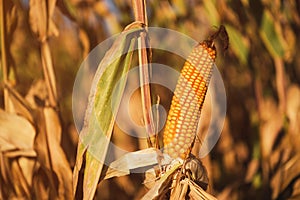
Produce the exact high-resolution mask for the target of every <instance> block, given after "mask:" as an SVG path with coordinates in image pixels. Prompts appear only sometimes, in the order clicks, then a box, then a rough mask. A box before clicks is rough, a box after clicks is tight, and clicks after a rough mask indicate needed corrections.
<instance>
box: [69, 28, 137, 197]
mask: <svg viewBox="0 0 300 200" xmlns="http://www.w3.org/2000/svg"><path fill="white" fill-rule="evenodd" d="M141 30H142V29H141V28H139V29H136V28H135V29H130V30H128V31H124V32H122V33H121V34H120V35H119V36H118V38H117V39H116V41H115V42H114V44H113V45H112V47H111V48H110V50H109V51H108V52H107V53H106V54H105V57H104V58H103V60H102V61H101V63H100V64H99V66H98V69H97V71H96V74H95V77H94V80H93V83H92V86H91V91H90V96H89V102H88V107H87V111H86V115H85V122H84V126H83V129H82V131H81V133H80V141H79V144H78V150H77V158H76V165H75V168H74V175H73V176H74V182H73V189H74V190H73V191H74V194H75V192H76V187H77V183H78V174H79V171H80V169H81V167H82V163H83V159H84V157H85V159H86V160H85V164H86V166H85V170H84V178H83V199H93V197H94V194H95V191H96V187H97V184H98V181H99V178H100V175H101V172H102V169H103V165H104V161H105V157H106V154H107V150H108V146H109V143H110V138H111V134H112V129H113V125H114V122H115V116H114V113H115V111H116V110H118V107H119V103H120V100H121V97H122V94H123V90H124V87H125V84H126V77H127V76H126V75H127V72H128V70H129V68H130V66H131V60H132V54H133V50H134V47H135V44H136V34H137V33H139V32H140V31H141ZM124 77H125V78H124ZM117 84H118V85H117ZM112 97H113V98H114V101H113V103H114V105H112ZM112 106H113V107H114V108H112Z"/></svg>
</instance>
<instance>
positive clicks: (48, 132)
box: [35, 107, 72, 199]
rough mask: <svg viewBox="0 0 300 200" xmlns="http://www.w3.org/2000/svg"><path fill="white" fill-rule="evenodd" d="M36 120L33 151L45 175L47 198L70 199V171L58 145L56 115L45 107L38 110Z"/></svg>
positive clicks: (58, 126)
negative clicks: (47, 186)
mask: <svg viewBox="0 0 300 200" xmlns="http://www.w3.org/2000/svg"><path fill="white" fill-rule="evenodd" d="M37 120H38V122H37V124H38V130H39V133H38V135H37V137H36V140H35V149H36V151H37V154H38V161H39V163H40V164H41V166H42V167H43V169H45V172H46V174H47V178H48V183H47V185H49V186H50V191H49V196H50V198H59V199H71V198H72V184H71V183H72V171H71V168H70V166H69V163H68V161H67V159H66V156H65V154H64V151H63V149H62V147H61V145H60V143H61V125H60V120H59V117H58V114H57V113H56V111H55V110H54V109H53V108H49V107H46V108H43V109H41V110H40V112H39V116H38V118H37ZM53 172H54V173H55V175H56V176H54V175H53ZM56 180H57V182H56ZM57 184H58V185H57ZM56 188H58V189H56Z"/></svg>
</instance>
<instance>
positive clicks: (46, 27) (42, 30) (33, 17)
mask: <svg viewBox="0 0 300 200" xmlns="http://www.w3.org/2000/svg"><path fill="white" fill-rule="evenodd" d="M29 2H30V5H29V23H30V27H31V30H32V31H33V32H34V33H35V34H36V35H37V37H38V38H39V40H40V41H42V42H44V41H45V40H46V39H47V38H48V36H52V35H57V34H58V30H57V28H56V26H55V24H54V23H53V21H52V15H53V12H54V9H55V4H56V0H48V1H40V0H30V1H29Z"/></svg>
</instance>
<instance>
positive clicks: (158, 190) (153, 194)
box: [142, 163, 182, 200]
mask: <svg viewBox="0 0 300 200" xmlns="http://www.w3.org/2000/svg"><path fill="white" fill-rule="evenodd" d="M181 166H182V164H181V163H177V164H174V165H172V168H171V169H169V170H168V171H167V172H166V173H165V174H163V175H162V177H161V178H160V179H159V180H158V181H157V182H156V183H155V184H154V186H153V187H152V188H151V189H150V190H149V191H148V192H147V193H146V194H145V195H144V196H143V198H142V200H149V199H155V198H157V197H160V196H162V192H164V189H166V188H167V189H169V188H168V187H170V186H169V182H170V181H172V179H173V175H174V172H176V171H177V170H178V168H179V167H181Z"/></svg>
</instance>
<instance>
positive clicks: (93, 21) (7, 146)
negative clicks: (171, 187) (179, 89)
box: [0, 0, 300, 199]
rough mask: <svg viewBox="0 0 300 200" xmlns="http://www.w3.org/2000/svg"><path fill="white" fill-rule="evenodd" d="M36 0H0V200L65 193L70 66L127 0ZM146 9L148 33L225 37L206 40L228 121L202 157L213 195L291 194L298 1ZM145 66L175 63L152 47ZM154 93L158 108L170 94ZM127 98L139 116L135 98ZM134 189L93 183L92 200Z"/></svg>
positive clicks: (128, 184)
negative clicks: (213, 47)
mask: <svg viewBox="0 0 300 200" xmlns="http://www.w3.org/2000/svg"><path fill="white" fill-rule="evenodd" d="M45 2H47V4H46V3H45ZM45 2H44V1H38V0H30V1H28V0H1V22H0V23H1V24H0V25H1V66H0V69H1V71H0V81H1V82H0V91H1V92H0V106H1V110H0V111H1V112H0V199H13V198H20V197H25V199H41V198H42V197H47V198H50V199H51V198H54V197H57V196H58V197H60V198H62V199H67V198H71V195H72V170H73V168H74V163H75V157H76V148H77V142H78V133H77V130H76V128H75V126H74V122H73V114H72V90H73V84H74V80H75V77H76V73H77V70H78V69H79V67H80V64H81V63H82V61H83V60H84V59H85V58H86V56H87V55H88V53H89V52H90V51H91V50H92V49H93V48H94V47H95V46H96V45H98V44H99V43H100V42H102V41H103V40H105V39H106V38H109V37H110V36H112V35H113V34H116V33H119V32H121V31H122V30H123V29H124V28H125V26H126V25H128V24H130V23H131V22H133V21H134V16H133V10H132V5H131V1H129V0H125V1H124V0H102V1H101V0H99V1H97V0H58V1H55V0H52V1H51V0H49V1H45ZM147 14H148V23H149V26H155V27H163V28H169V29H172V30H176V31H179V32H181V33H184V34H186V35H188V36H190V37H192V38H194V39H195V40H197V41H202V40H203V39H205V38H206V37H207V36H208V35H209V33H211V31H212V30H215V29H216V28H215V27H218V26H219V25H220V24H223V25H224V26H225V27H226V29H227V31H228V34H229V40H230V41H229V42H230V44H229V49H228V50H227V51H223V50H222V45H220V44H219V43H217V47H218V58H217V60H216V64H217V66H218V69H219V71H220V73H221V75H222V77H223V81H224V84H225V89H226V93H227V115H226V119H225V124H224V128H223V131H222V135H221V137H220V139H219V141H218V143H217V145H216V146H215V148H214V149H213V151H212V152H211V153H210V155H209V156H207V157H205V158H204V161H203V162H204V165H205V166H206V167H207V169H208V174H209V177H210V192H211V193H212V194H214V195H215V196H216V197H217V198H219V199H253V198H255V199H300V48H299V46H300V40H299V35H300V3H299V1H295V0H294V1H293V0H284V1H280V0H256V1H250V0H227V1H226V0H202V1H200V0H148V1H147ZM178 48H180V47H178ZM153 59H154V60H156V61H157V62H159V61H160V62H161V63H164V64H168V65H170V66H174V67H175V68H176V67H177V69H179V68H180V66H182V65H183V63H184V60H182V59H181V60H180V59H179V60H178V59H176V58H174V59H172V55H170V60H171V61H166V59H165V57H163V56H160V54H159V53H157V54H155V52H154V54H153ZM172 62H174V63H173V64H172ZM92 75H93V74H91V75H90V76H91V77H92ZM83 87H84V86H83ZM153 88H154V89H153V91H154V93H155V94H159V95H160V97H161V104H162V105H163V106H165V108H166V109H168V107H169V105H170V101H171V98H172V93H171V92H170V91H168V90H166V89H164V88H159V87H156V86H153ZM49 91H50V92H49ZM56 91H57V92H56ZM86 92H87V94H88V93H89V88H86ZM132 98H133V100H132V101H133V102H134V101H136V102H137V103H133V104H134V106H133V107H132V108H131V111H132V113H133V114H132V115H133V116H135V117H136V118H137V119H136V120H137V121H139V119H140V118H142V117H139V116H141V113H140V109H139V108H138V106H140V105H139V103H140V97H139V95H138V92H137V94H135V95H134V96H133V97H132ZM82 101H84V102H86V101H87V99H83V100H82ZM206 107H207V108H205V109H206V110H209V108H208V107H209V105H207V106H206ZM82 110H83V113H84V110H85V107H84V106H82ZM203 112H204V113H205V112H206V111H205V110H204V111H203ZM207 112H209V111H207ZM204 115H205V114H204ZM202 124H203V125H202V128H203V129H200V132H201V131H203V130H204V129H205V127H206V126H207V122H206V121H205V119H202ZM114 132H115V133H114V136H113V140H114V142H115V143H116V144H117V145H118V146H120V147H123V148H125V149H126V150H129V151H135V150H138V149H140V148H145V147H144V146H143V145H142V144H141V143H139V142H138V141H137V140H136V139H135V138H131V137H130V136H128V135H126V134H123V133H122V131H121V130H119V129H118V127H115V130H114ZM200 134H201V133H200ZM142 182H143V175H141V174H133V175H131V176H125V177H121V178H113V179H111V180H108V181H104V182H102V183H101V184H100V185H99V186H98V191H97V193H96V197H95V198H96V199H120V197H122V199H139V198H140V197H141V196H142V195H143V194H144V193H145V192H146V190H145V188H144V186H143V184H142Z"/></svg>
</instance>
